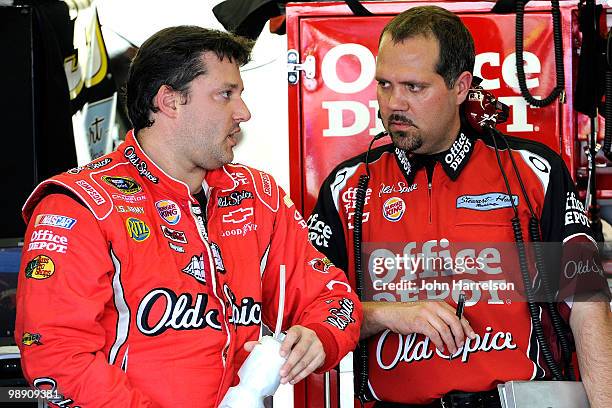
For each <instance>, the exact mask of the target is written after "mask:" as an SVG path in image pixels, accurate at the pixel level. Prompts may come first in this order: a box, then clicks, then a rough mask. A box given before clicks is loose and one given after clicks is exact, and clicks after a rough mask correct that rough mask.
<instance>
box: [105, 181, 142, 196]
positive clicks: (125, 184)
mask: <svg viewBox="0 0 612 408" xmlns="http://www.w3.org/2000/svg"><path fill="white" fill-rule="evenodd" d="M102 181H104V182H105V183H106V184H108V185H110V186H113V187H115V188H116V189H117V190H119V191H121V192H122V193H124V194H128V195H132V194H136V193H138V192H140V191H142V187H140V185H139V184H138V183H137V182H136V180H134V179H133V178H130V177H118V176H117V177H115V176H102Z"/></svg>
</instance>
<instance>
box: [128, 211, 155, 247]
mask: <svg viewBox="0 0 612 408" xmlns="http://www.w3.org/2000/svg"><path fill="white" fill-rule="evenodd" d="M125 226H126V227H127V231H128V234H130V238H132V239H133V240H134V241H136V242H142V241H144V240H145V239H147V238H149V235H151V230H150V229H149V227H148V226H147V224H145V223H144V221H141V220H139V219H138V218H134V217H130V218H128V219H127V220H125Z"/></svg>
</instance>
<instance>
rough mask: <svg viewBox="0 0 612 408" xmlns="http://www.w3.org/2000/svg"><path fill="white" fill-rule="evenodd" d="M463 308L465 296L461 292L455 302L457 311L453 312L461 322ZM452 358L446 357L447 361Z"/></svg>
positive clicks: (450, 356)
mask: <svg viewBox="0 0 612 408" xmlns="http://www.w3.org/2000/svg"><path fill="white" fill-rule="evenodd" d="M464 307H465V294H464V293H463V292H461V293H460V294H459V301H458V302H457V310H456V311H455V315H457V318H458V319H459V320H461V317H462V316H463V308H464ZM452 359H453V356H452V354H451V355H449V356H448V361H450V360H452Z"/></svg>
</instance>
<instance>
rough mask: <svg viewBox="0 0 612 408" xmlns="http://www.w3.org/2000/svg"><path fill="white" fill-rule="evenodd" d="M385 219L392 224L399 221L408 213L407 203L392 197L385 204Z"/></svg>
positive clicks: (383, 209)
mask: <svg viewBox="0 0 612 408" xmlns="http://www.w3.org/2000/svg"><path fill="white" fill-rule="evenodd" d="M382 211H383V217H385V218H386V219H387V220H389V221H391V222H396V221H399V220H400V219H401V218H402V216H403V215H404V211H406V203H404V200H402V199H401V198H399V197H391V198H390V199H388V200H387V201H385V203H384V204H383V208H382Z"/></svg>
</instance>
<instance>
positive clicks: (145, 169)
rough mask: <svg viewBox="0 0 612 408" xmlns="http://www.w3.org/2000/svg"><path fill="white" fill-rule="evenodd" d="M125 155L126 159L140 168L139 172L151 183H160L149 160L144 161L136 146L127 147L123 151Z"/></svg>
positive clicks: (137, 168)
mask: <svg viewBox="0 0 612 408" xmlns="http://www.w3.org/2000/svg"><path fill="white" fill-rule="evenodd" d="M123 155H124V156H125V158H126V159H128V160H129V162H130V163H132V166H134V167H135V168H136V170H138V174H140V175H141V176H143V177H145V178H146V179H147V180H149V181H150V182H151V183H155V184H157V183H159V178H158V177H157V176H154V175H153V174H152V173H151V172H150V171H149V165H148V164H147V162H145V161H143V160H142V159H141V158H140V157H139V156H138V155H137V154H136V149H134V146H128V147H126V148H125V150H124V151H123Z"/></svg>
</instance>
